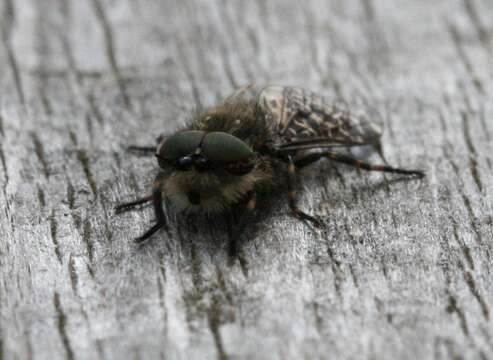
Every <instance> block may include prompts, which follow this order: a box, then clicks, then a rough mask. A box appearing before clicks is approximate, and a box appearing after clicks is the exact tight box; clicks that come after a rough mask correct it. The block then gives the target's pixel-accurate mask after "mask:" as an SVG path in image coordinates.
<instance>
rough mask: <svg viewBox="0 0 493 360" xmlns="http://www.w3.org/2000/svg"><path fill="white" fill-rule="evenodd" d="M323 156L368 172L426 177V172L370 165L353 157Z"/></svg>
mask: <svg viewBox="0 0 493 360" xmlns="http://www.w3.org/2000/svg"><path fill="white" fill-rule="evenodd" d="M323 155H324V156H325V157H327V158H328V159H331V160H334V161H337V162H341V163H343V164H347V165H351V166H354V167H357V168H359V169H363V170H368V171H381V172H388V173H395V174H405V175H416V176H418V177H423V176H425V173H424V171H422V170H407V169H399V168H395V167H392V166H388V165H372V164H368V163H366V162H364V161H361V160H358V159H355V158H353V157H351V156H347V155H344V154H340V153H336V152H330V151H327V152H324V153H323Z"/></svg>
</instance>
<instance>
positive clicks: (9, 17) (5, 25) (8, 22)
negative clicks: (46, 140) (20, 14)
mask: <svg viewBox="0 0 493 360" xmlns="http://www.w3.org/2000/svg"><path fill="white" fill-rule="evenodd" d="M15 19H16V14H15V10H14V3H13V2H12V0H5V10H4V13H3V16H2V18H1V19H0V20H1V21H0V33H1V35H2V42H3V46H4V48H5V53H6V54H7V62H8V64H9V67H10V71H11V73H12V77H13V79H14V85H15V89H16V91H17V96H18V98H19V101H20V103H21V104H22V105H25V103H26V100H25V95H24V89H23V86H22V80H21V75H20V71H19V64H18V62H17V57H16V54H15V53H14V49H13V47H12V39H11V34H12V28H13V26H14V23H15Z"/></svg>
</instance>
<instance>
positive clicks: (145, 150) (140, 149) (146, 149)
mask: <svg viewBox="0 0 493 360" xmlns="http://www.w3.org/2000/svg"><path fill="white" fill-rule="evenodd" d="M127 151H128V152H133V153H137V154H144V155H154V154H155V153H156V147H155V146H138V145H129V146H127Z"/></svg>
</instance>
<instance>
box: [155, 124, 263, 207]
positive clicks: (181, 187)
mask: <svg viewBox="0 0 493 360" xmlns="http://www.w3.org/2000/svg"><path fill="white" fill-rule="evenodd" d="M156 157H157V159H158V162H159V166H160V167H162V168H163V169H166V170H168V171H169V170H171V171H170V175H169V176H168V177H167V179H166V181H165V183H164V185H163V190H164V192H165V193H166V195H168V196H169V197H170V198H172V199H174V200H176V202H178V204H179V205H180V206H181V207H185V208H189V207H193V206H197V207H198V206H200V207H202V208H204V209H206V210H211V211H213V210H220V209H222V208H223V207H224V206H225V205H228V204H229V203H231V202H234V201H235V200H238V198H240V197H241V196H243V195H244V193H246V192H248V191H250V190H251V187H252V186H251V178H252V176H251V172H252V170H253V169H254V158H255V154H254V152H253V151H252V149H251V148H250V147H249V146H248V145H247V144H245V143H244V142H243V141H242V140H240V139H238V138H237V137H235V136H233V135H231V134H228V133H225V132H220V131H215V132H204V131H198V130H189V131H182V132H178V133H176V134H174V135H171V136H170V137H168V138H166V139H163V140H162V141H161V143H160V144H159V146H158V148H157V152H156Z"/></svg>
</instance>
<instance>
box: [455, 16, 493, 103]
mask: <svg viewBox="0 0 493 360" xmlns="http://www.w3.org/2000/svg"><path fill="white" fill-rule="evenodd" d="M447 29H448V31H449V33H450V36H451V38H452V40H453V43H454V45H455V49H456V52H457V55H458V56H459V59H460V60H461V61H462V64H463V65H464V68H465V69H466V71H467V73H468V74H469V77H470V79H471V81H472V84H473V86H474V87H475V88H476V90H477V91H478V93H480V94H481V95H486V91H485V90H484V86H483V83H482V82H481V80H480V78H479V77H478V75H477V74H476V71H475V70H474V67H473V65H472V63H471V61H470V60H469V57H468V56H467V53H466V50H465V49H464V47H463V44H462V40H461V37H460V34H459V30H457V28H456V26H455V25H453V24H451V23H447Z"/></svg>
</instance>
